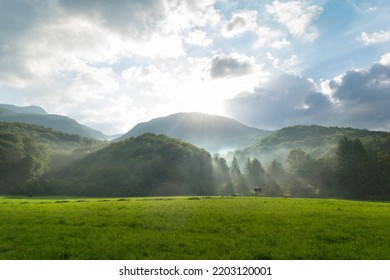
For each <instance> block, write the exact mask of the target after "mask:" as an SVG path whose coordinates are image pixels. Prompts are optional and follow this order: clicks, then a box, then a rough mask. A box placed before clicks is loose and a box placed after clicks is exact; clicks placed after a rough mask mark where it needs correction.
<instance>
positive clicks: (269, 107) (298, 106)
mask: <svg viewBox="0 0 390 280" xmlns="http://www.w3.org/2000/svg"><path fill="white" fill-rule="evenodd" d="M225 106H226V111H227V112H228V113H229V114H230V115H231V116H232V117H234V118H236V119H238V120H241V121H242V122H244V123H246V124H249V125H253V126H257V127H261V128H264V129H275V128H280V127H284V126H288V125H292V124H296V123H301V124H305V123H310V122H311V121H313V120H312V118H311V117H310V114H311V112H312V111H315V110H317V111H320V110H321V111H323V110H324V108H326V107H327V106H329V102H328V101H327V98H326V97H325V96H323V95H322V94H321V93H319V92H317V91H316V88H315V85H314V84H313V82H312V81H310V80H308V79H306V78H304V77H300V76H296V75H291V74H288V73H285V72H282V71H280V70H274V71H273V73H272V75H271V77H270V79H269V80H268V82H266V83H265V84H263V85H261V86H259V87H257V88H256V89H255V90H254V91H253V92H248V93H243V94H240V95H238V96H237V97H235V98H232V99H230V100H227V101H226V103H225Z"/></svg>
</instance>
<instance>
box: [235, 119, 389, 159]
mask: <svg viewBox="0 0 390 280" xmlns="http://www.w3.org/2000/svg"><path fill="white" fill-rule="evenodd" d="M344 137H347V138H349V139H354V138H359V139H360V140H361V141H362V142H363V143H364V144H365V145H367V146H368V147H378V148H381V149H386V146H387V144H388V143H390V133H388V132H383V131H369V130H364V129H355V128H343V127H323V126H318V125H311V126H305V125H297V126H291V127H286V128H282V129H280V130H276V131H274V132H271V133H270V134H268V135H266V136H264V137H261V138H258V139H257V140H256V141H254V142H253V143H252V144H251V145H249V146H248V147H247V148H245V149H241V150H238V151H236V152H235V155H236V156H237V157H238V158H239V159H241V161H244V160H245V159H246V158H247V157H248V156H256V157H258V158H260V159H262V160H263V162H269V161H270V160H273V159H277V160H279V161H283V160H284V159H285V158H286V156H287V154H288V152H289V151H290V150H292V149H301V150H303V151H305V152H307V153H308V154H310V155H311V156H312V157H314V158H319V157H323V156H330V155H331V154H332V153H333V152H334V150H335V148H336V146H337V144H338V143H339V141H340V140H341V139H343V138H344ZM388 149H390V147H389V148H388Z"/></svg>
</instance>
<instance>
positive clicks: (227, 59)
mask: <svg viewBox="0 0 390 280" xmlns="http://www.w3.org/2000/svg"><path fill="white" fill-rule="evenodd" d="M0 103H6V104H14V105H17V106H28V105H37V106H41V107H43V108H44V109H45V110H46V111H48V112H49V113H52V114H60V115H66V116H69V117H71V118H74V119H75V120H77V121H78V122H80V123H82V124H85V125H88V126H90V127H92V128H95V129H97V130H100V131H102V132H104V133H106V134H117V133H125V132H127V131H128V130H130V129H131V128H132V127H133V126H134V125H136V124H137V123H139V122H144V121H148V120H150V119H152V118H156V117H160V116H166V115H169V114H172V113H177V112H203V113H209V114H217V115H223V116H227V117H231V118H235V119H236V120H238V121H240V122H242V123H244V124H246V125H250V126H254V127H258V128H261V129H269V130H273V129H279V128H282V127H285V126H290V125H297V124H305V125H306V124H309V125H310V124H318V125H325V126H344V127H356V128H366V129H370V130H385V131H390V2H389V1H387V0H373V1H363V0H337V1H336V0H318V1H314V0H312V1H310V0H295V1H282V0H280V1H276V0H275V1H274V0H269V1H268V0H264V1H258V0H242V1H238V0H237V1H234V0H233V1H228V0H116V1H107V0H83V1H81V0H0Z"/></svg>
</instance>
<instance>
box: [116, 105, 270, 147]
mask: <svg viewBox="0 0 390 280" xmlns="http://www.w3.org/2000/svg"><path fill="white" fill-rule="evenodd" d="M143 133H155V134H164V135H167V136H169V137H173V138H177V139H181V140H183V141H186V142H189V143H191V144H193V145H195V146H198V147H201V148H204V149H206V150H207V151H209V152H213V153H214V152H224V151H228V150H233V149H236V148H240V147H245V146H247V145H249V144H250V143H251V141H252V140H253V138H254V137H255V136H261V135H265V134H267V133H269V132H268V131H264V130H260V129H257V128H253V127H248V126H246V125H244V124H242V123H239V122H238V121H235V120H233V119H229V118H226V117H222V116H216V115H208V114H202V113H177V114H173V115H169V116H167V117H161V118H156V119H152V120H151V121H148V122H143V123H139V124H137V125H136V126H135V127H134V128H133V129H131V130H130V131H129V132H127V133H126V134H124V135H123V136H122V137H120V138H119V139H118V140H123V139H126V138H129V137H135V136H139V135H141V134H143Z"/></svg>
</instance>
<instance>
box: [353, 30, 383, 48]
mask: <svg viewBox="0 0 390 280" xmlns="http://www.w3.org/2000/svg"><path fill="white" fill-rule="evenodd" d="M358 40H360V41H361V42H363V44H364V45H373V44H378V43H384V42H390V30H388V31H384V30H382V31H379V32H374V33H371V34H368V33H366V32H362V33H361V35H360V37H358Z"/></svg>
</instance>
